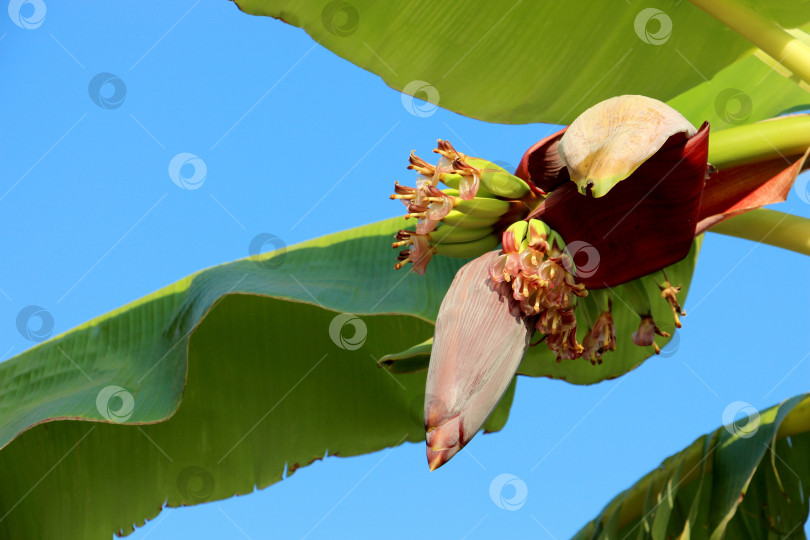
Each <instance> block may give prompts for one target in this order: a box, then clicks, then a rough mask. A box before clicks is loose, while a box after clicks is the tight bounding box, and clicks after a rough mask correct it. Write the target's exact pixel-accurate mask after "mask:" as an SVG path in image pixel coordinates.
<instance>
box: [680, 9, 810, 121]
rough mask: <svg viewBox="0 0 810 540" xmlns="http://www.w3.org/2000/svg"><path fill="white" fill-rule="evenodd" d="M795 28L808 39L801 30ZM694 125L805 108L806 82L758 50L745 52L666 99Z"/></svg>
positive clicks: (808, 98)
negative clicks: (738, 57) (737, 58)
mask: <svg viewBox="0 0 810 540" xmlns="http://www.w3.org/2000/svg"><path fill="white" fill-rule="evenodd" d="M808 30H810V25H805V26H803V27H802V29H801V32H796V35H797V36H801V37H802V38H803V39H804V40H805V41H807V42H808V43H810V37H809V36H808V35H807V34H806V33H805V32H807V31H808ZM668 103H669V105H671V106H672V107H673V108H675V109H676V110H678V111H679V112H680V113H681V114H683V115H684V116H686V117H687V118H689V120H691V121H692V122H693V123H694V124H695V125H700V123H701V122H703V121H704V120H709V121H710V122H711V123H712V129H713V130H719V129H725V128H727V127H732V126H736V125H741V124H746V123H750V122H755V121H757V120H761V119H763V118H768V117H770V116H774V115H777V114H780V113H783V112H786V111H788V110H791V109H805V110H806V109H809V108H810V94H808V86H807V85H806V84H805V83H803V82H800V81H799V80H797V79H796V78H795V77H793V76H792V74H791V73H790V72H788V71H786V70H785V69H784V68H782V67H781V66H779V65H778V64H777V63H776V62H775V61H774V60H773V58H771V57H769V56H768V55H766V54H765V53H763V52H762V51H757V52H755V53H754V54H749V55H747V56H745V57H744V58H742V59H740V60H739V61H737V62H735V63H733V64H731V65H730V66H728V67H727V68H725V69H723V70H722V71H720V72H719V73H717V74H716V75H715V76H714V77H712V78H711V80H707V81H706V82H704V83H702V84H699V85H697V86H695V87H694V88H692V89H690V90H687V91H686V92H684V93H683V94H681V95H679V96H676V97H674V98H672V99H671V100H669V101H668Z"/></svg>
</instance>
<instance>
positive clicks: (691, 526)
mask: <svg viewBox="0 0 810 540" xmlns="http://www.w3.org/2000/svg"><path fill="white" fill-rule="evenodd" d="M733 405H735V404H732V406H733ZM730 407H731V406H730ZM749 407H750V406H749ZM746 409H747V408H746ZM727 410H728V409H727ZM741 410H742V409H741ZM747 422H748V423H745V424H744V425H740V423H739V422H733V423H730V424H729V425H727V426H723V427H721V428H719V429H717V430H716V431H714V432H713V433H710V434H708V435H704V436H702V437H700V438H699V439H697V440H696V441H695V442H694V443H692V444H691V445H690V446H689V447H687V448H686V449H684V450H683V451H681V452H680V453H678V454H675V455H673V456H671V457H669V458H667V459H666V460H664V462H663V463H662V464H661V465H660V466H659V467H658V468H657V469H656V470H655V471H653V472H651V473H649V474H647V475H646V476H645V477H644V478H642V479H641V480H639V481H638V482H637V483H636V484H635V485H633V486H632V487H630V488H629V489H627V490H625V491H624V492H622V493H620V494H619V495H618V496H616V498H614V499H613V500H612V501H611V502H610V503H608V505H607V506H606V507H605V508H604V510H602V512H601V513H600V514H599V516H597V517H596V518H595V519H594V521H592V522H590V523H588V524H587V525H586V526H585V527H584V528H583V529H582V530H580V531H579V533H577V535H576V538H607V537H608V536H606V535H602V534H599V531H600V530H601V527H602V524H603V523H615V522H618V529H619V537H620V538H626V537H628V536H630V535H636V534H641V536H640V537H642V538H646V537H648V533H647V529H646V527H647V526H648V524H649V523H650V522H652V523H653V527H652V531H651V533H652V534H651V536H652V537H653V538H681V539H685V540H689V539H696V538H700V539H703V538H711V539H720V538H774V539H775V538H786V537H790V538H794V537H795V538H803V537H804V533H803V531H802V525H803V524H804V523H805V522H806V521H807V517H808V502H809V501H808V498H807V496H806V493H804V491H803V489H804V488H803V487H802V486H803V485H806V484H807V482H808V481H810V462H808V459H807V456H808V455H809V454H810V394H804V395H801V396H796V397H794V398H791V399H788V400H786V401H784V402H783V403H781V404H779V405H777V406H775V407H772V408H770V409H767V410H765V411H763V412H760V413H754V414H753V415H751V416H749V417H748V420H747ZM653 500H656V502H655V504H649V503H650V502H651V501H653ZM594 531H596V532H597V533H596V534H594Z"/></svg>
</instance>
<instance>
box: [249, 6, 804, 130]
mask: <svg viewBox="0 0 810 540" xmlns="http://www.w3.org/2000/svg"><path fill="white" fill-rule="evenodd" d="M236 3H237V4H238V6H239V8H240V9H242V10H243V11H246V12H248V13H252V14H255V15H267V16H271V17H276V18H279V19H281V20H283V21H285V22H288V23H289V24H292V25H295V26H299V27H301V28H303V29H304V30H306V31H307V33H309V35H311V36H312V37H313V39H315V40H316V41H317V42H318V43H320V44H321V45H323V46H325V47H326V48H328V49H330V50H331V51H333V52H335V53H336V54H338V55H340V56H342V57H343V58H346V59H348V60H349V61H351V62H353V63H355V64H357V65H358V66H360V67H362V68H364V69H367V70H368V71H371V72H373V73H375V74H377V75H379V76H380V77H382V78H383V80H384V81H385V82H386V83H387V84H388V85H389V86H391V87H392V88H395V89H397V90H401V91H403V92H404V93H405V94H409V95H413V96H416V97H418V98H420V99H422V100H425V101H428V102H430V103H431V104H434V105H435V104H439V105H441V106H442V107H444V108H446V109H449V110H451V111H455V112H458V113H461V114H464V115H467V116H471V117H474V118H478V119H481V120H486V121H490V122H504V123H529V122H549V123H557V124H559V123H570V122H571V121H572V120H573V119H574V118H575V117H576V116H577V115H578V114H579V113H581V112H582V111H583V110H584V109H586V108H587V107H589V106H591V105H593V104H595V103H598V102H599V101H602V100H604V99H607V98H609V97H612V96H615V95H619V94H628V93H633V94H644V95H647V96H650V97H654V98H657V99H660V100H663V101H666V100H669V99H672V98H674V97H676V96H678V95H679V94H683V93H684V92H686V91H688V90H689V89H691V88H693V87H695V86H697V85H700V84H701V83H703V82H704V81H705V80H706V79H707V78H708V79H711V78H712V77H714V76H715V74H717V73H718V72H720V71H722V70H723V69H724V68H726V67H727V66H729V65H731V64H733V63H734V62H735V61H737V60H738V59H740V58H741V57H744V56H745V55H748V54H750V53H751V52H752V51H753V50H754V47H753V46H752V45H751V44H750V43H748V42H747V41H746V40H744V39H743V38H741V37H740V36H738V35H737V34H735V33H734V32H732V31H731V30H729V29H728V28H726V27H725V26H723V25H722V24H721V23H719V22H718V21H716V20H715V19H714V18H712V17H711V16H709V15H707V14H706V13H704V12H702V11H701V10H700V9H698V8H697V7H695V6H693V5H691V4H690V3H688V2H680V1H678V0H662V1H660V2H657V3H656V4H655V6H654V7H651V6H650V4H649V3H648V2H643V1H641V0H638V1H633V2H629V3H628V4H621V5H617V4H614V3H594V2H590V1H588V0H572V1H569V2H544V3H542V4H538V3H536V2H525V1H523V0H515V1H513V2H509V3H502V2H487V1H484V0H476V1H466V2H465V1H461V0H448V1H444V2H430V1H427V0H421V1H418V0H406V1H401V2H374V1H373V0H331V1H330V0H236ZM747 4H753V5H751V6H750V7H751V8H753V9H755V10H757V11H758V12H759V13H760V14H761V15H763V16H765V17H767V18H770V19H772V20H776V21H777V22H779V23H780V24H781V25H783V26H786V27H788V28H792V27H798V26H801V25H802V24H805V23H807V22H808V21H810V4H808V3H806V2H803V3H797V2H792V1H790V0H772V1H767V2H757V3H750V2H747ZM706 51H711V54H706ZM771 82H773V81H772V80H771V79H770V78H769V79H767V80H766V81H763V84H762V85H761V92H763V93H765V94H767V92H769V91H770V88H769V86H768V84H770V83H771ZM726 83H727V84H728V85H730V86H729V87H739V86H741V85H743V84H744V83H747V86H746V88H753V87H754V85H755V84H756V81H755V80H754V77H751V76H750V75H749V74H747V73H746V72H745V71H742V70H739V71H736V70H735V71H734V76H733V77H732V78H731V79H729V80H724V84H726ZM715 88H716V89H714V90H712V92H715V93H716V92H718V91H720V90H723V89H725V88H726V86H723V87H720V88H717V87H715ZM709 93H711V92H709ZM757 95H759V94H757ZM785 97H786V98H789V99H788V100H787V101H785V102H778V100H772V101H767V100H763V101H761V102H760V101H758V102H757V104H758V107H760V109H758V113H757V114H759V111H762V112H764V111H766V110H772V108H773V107H783V108H788V107H791V106H793V105H796V104H798V102H797V101H795V100H796V99H797V96H796V95H794V94H790V95H789V96H787V95H785ZM713 101H714V99H712V102H713ZM805 101H806V100H805ZM774 102H777V103H774ZM403 103H405V104H406V106H407V107H409V108H410V109H411V110H412V112H414V114H416V115H417V116H418V115H420V114H426V112H427V111H429V109H430V108H431V107H432V105H418V104H415V103H413V102H412V100H410V101H409V100H408V99H407V98H406V99H405V100H404V101H403ZM770 114H772V113H770ZM770 114H768V115H770ZM715 116H716V115H715ZM756 117H758V118H763V117H764V116H754V115H752V117H751V120H752V121H753V119H755V118H756ZM702 120H703V119H702V118H701V119H699V121H702Z"/></svg>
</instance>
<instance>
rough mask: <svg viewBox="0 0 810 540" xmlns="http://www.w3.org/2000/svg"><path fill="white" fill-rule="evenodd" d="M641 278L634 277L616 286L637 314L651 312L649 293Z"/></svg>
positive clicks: (641, 314)
mask: <svg viewBox="0 0 810 540" xmlns="http://www.w3.org/2000/svg"><path fill="white" fill-rule="evenodd" d="M642 279H643V278H638V279H634V280H633V281H628V282H627V283H623V284H622V285H620V286H619V287H617V289H618V291H617V292H618V293H619V295H620V296H624V298H625V299H627V301H628V303H629V304H630V305H631V306H632V307H633V309H634V310H635V311H636V313H637V314H638V315H639V316H643V315H648V314H650V313H651V307H650V304H651V302H650V295H649V294H648V293H647V288H646V287H645V286H644V283H643V282H642Z"/></svg>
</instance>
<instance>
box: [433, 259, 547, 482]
mask: <svg viewBox="0 0 810 540" xmlns="http://www.w3.org/2000/svg"><path fill="white" fill-rule="evenodd" d="M496 257H497V253H496V252H490V253H487V254H485V255H483V256H481V257H479V258H477V259H475V260H474V261H472V262H470V263H468V264H466V265H465V266H463V267H462V268H461V270H459V271H458V273H457V274H456V277H455V278H454V279H453V283H452V284H451V285H450V289H449V290H448V291H447V294H446V295H445V297H444V300H443V301H442V305H441V307H440V308H439V315H438V317H437V319H436V331H435V335H434V341H433V349H432V352H431V357H430V367H429V369H428V376H427V385H426V388H425V432H426V441H427V459H428V463H429V465H430V468H431V470H433V469H436V468H437V467H440V466H441V465H443V464H444V463H446V462H447V461H448V460H449V459H450V458H452V457H453V456H454V455H455V454H456V453H457V452H458V451H459V450H460V449H461V448H463V447H464V446H465V445H466V444H467V443H468V442H469V441H470V439H472V437H473V436H474V435H475V434H476V433H477V432H478V430H479V429H481V426H482V425H483V424H484V422H485V421H486V419H487V417H488V416H489V415H490V413H491V412H492V410H493V409H494V408H495V406H496V405H497V404H498V401H499V400H500V398H501V396H502V395H503V393H504V391H506V388H507V387H508V386H509V382H510V381H511V380H512V377H513V376H514V374H515V371H516V370H517V367H518V364H520V361H521V360H522V359H523V355H524V354H525V353H526V349H527V348H528V346H529V339H530V337H531V334H532V332H533V328H532V326H531V324H530V323H528V322H527V321H526V319H525V317H523V314H522V313H521V311H520V309H519V308H518V306H517V305H516V303H515V302H514V301H513V300H512V299H511V298H510V294H509V292H510V291H509V286H508V285H507V284H505V283H496V282H494V281H493V280H492V279H490V277H489V267H490V265H491V264H492V262H493V260H494V259H495V258H496Z"/></svg>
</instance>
